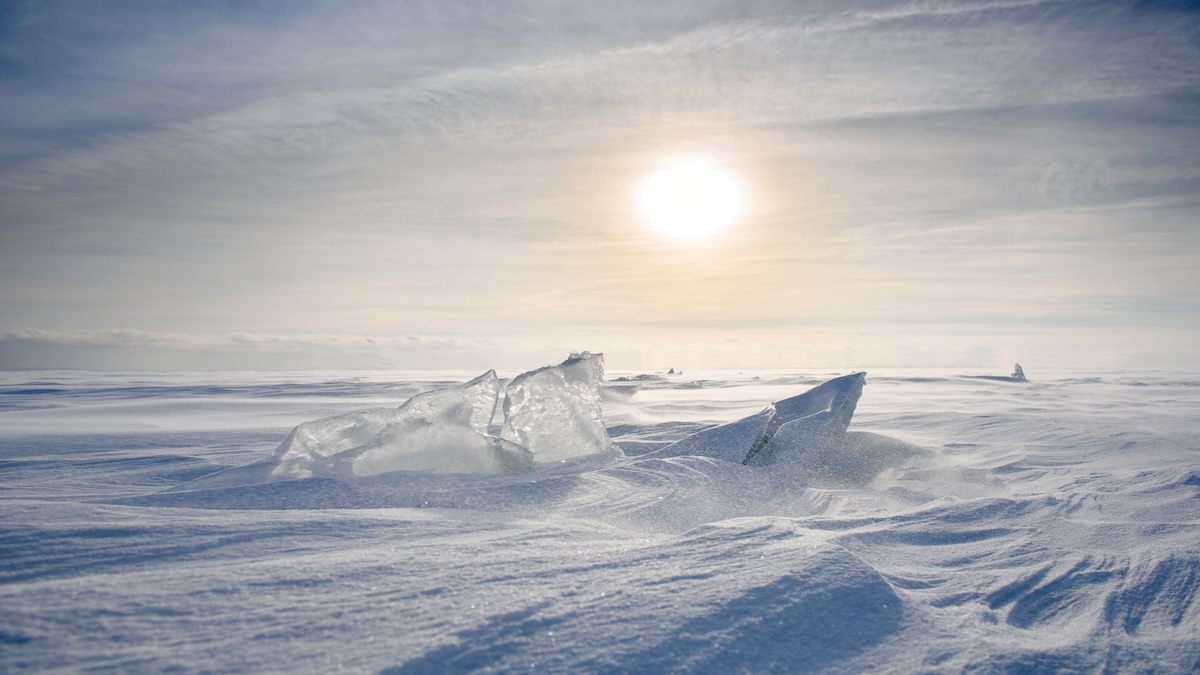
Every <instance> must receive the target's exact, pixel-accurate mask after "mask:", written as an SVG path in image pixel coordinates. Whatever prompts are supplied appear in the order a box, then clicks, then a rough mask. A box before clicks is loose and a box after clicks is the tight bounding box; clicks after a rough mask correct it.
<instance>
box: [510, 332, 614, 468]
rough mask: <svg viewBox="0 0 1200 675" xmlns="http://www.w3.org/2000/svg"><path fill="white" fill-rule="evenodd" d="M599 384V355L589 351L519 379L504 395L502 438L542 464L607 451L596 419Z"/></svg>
mask: <svg viewBox="0 0 1200 675" xmlns="http://www.w3.org/2000/svg"><path fill="white" fill-rule="evenodd" d="M603 380H604V355H603V354H590V353H588V352H582V353H579V354H572V355H571V356H570V358H568V359H567V360H566V361H563V362H562V363H561V364H559V365H557V366H546V367H545V368H538V369H537V370H531V371H529V372H528V373H524V374H522V375H518V376H517V377H515V378H513V380H512V381H511V382H509V383H508V388H507V389H506V392H505V395H504V428H503V430H502V431H501V434H500V435H501V437H502V438H504V439H505V440H508V441H511V442H513V443H516V444H517V445H520V446H522V447H524V448H527V449H528V450H529V451H530V452H532V453H533V456H534V460H535V461H537V462H541V463H544V462H555V461H559V460H563V459H569V458H571V457H580V456H583V455H593V454H597V453H601V452H605V451H607V450H608V449H609V447H610V441H609V438H608V431H607V430H606V429H605V428H604V425H603V424H602V423H601V421H600V383H601V382H602V381H603Z"/></svg>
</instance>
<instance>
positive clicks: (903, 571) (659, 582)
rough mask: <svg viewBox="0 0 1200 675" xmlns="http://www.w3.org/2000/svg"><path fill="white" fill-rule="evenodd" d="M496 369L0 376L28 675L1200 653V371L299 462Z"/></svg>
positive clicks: (625, 425) (800, 392)
mask: <svg viewBox="0 0 1200 675" xmlns="http://www.w3.org/2000/svg"><path fill="white" fill-rule="evenodd" d="M572 365H582V366H587V367H594V366H599V365H600V364H599V363H596V364H594V366H592V365H589V364H588V363H587V359H581V360H580V361H579V362H578V363H576V364H572V363H570V361H569V362H568V364H566V365H565V366H564V368H566V369H568V371H569V368H570V367H571V366H572ZM534 372H538V371H534ZM559 374H560V375H562V381H561V383H560V384H558V385H555V386H557V387H558V388H559V389H562V390H570V386H571V384H572V382H569V381H568V378H567V375H575V374H576V373H574V372H573V371H572V372H567V373H563V372H562V371H560V372H559ZM584 374H586V371H585V373H583V374H580V375H579V376H580V377H582V376H583V375H584ZM471 375H473V374H466V373H446V374H432V375H431V374H428V373H418V374H412V373H394V374H387V375H382V374H361V373H345V374H342V375H338V376H336V377H335V378H332V379H330V376H329V375H327V374H326V375H320V374H247V373H242V374H234V373H230V374H213V375H197V374H171V373H165V374H101V373H76V372H37V373H0V608H3V611H2V612H0V672H81V671H90V672H121V673H159V672H168V671H179V672H201V673H202V672H265V673H272V672H278V673H283V672H301V673H326V672H331V671H335V670H348V671H353V672H374V673H390V674H393V675H394V674H404V673H409V674H411V673H429V672H479V673H508V672H517V671H521V672H524V671H547V672H555V673H578V672H588V673H626V672H644V673H660V672H680V673H729V672H753V673H801V672H825V673H859V672H864V671H868V670H872V671H883V672H904V673H907V672H925V673H961V672H985V673H1018V672H1117V673H1120V672H1139V673H1140V672H1192V671H1195V670H1196V669H1197V668H1198V667H1200V642H1198V641H1197V640H1196V636H1197V635H1198V634H1200V601H1198V600H1197V595H1198V594H1200V571H1198V570H1200V418H1197V416H1196V410H1197V409H1200V379H1198V378H1197V377H1196V376H1195V375H1191V374H1186V373H1163V372H1095V373H1067V372H1062V373H1047V372H1033V371H1031V373H1030V375H1031V377H1032V380H1031V381H1028V382H1019V381H1016V380H1014V379H1013V378H1009V377H992V376H988V375H987V374H975V373H961V372H951V371H890V372H883V373H880V372H872V374H871V377H870V379H869V380H868V379H865V378H863V377H862V376H861V375H858V374H856V375H853V376H850V378H849V379H847V378H845V377H842V378H841V384H839V385H837V386H836V387H833V386H830V387H827V389H836V390H837V392H834V393H833V394H830V395H829V396H828V397H827V399H826V400H825V403H824V404H823V405H821V404H819V401H816V399H819V398H821V397H822V396H825V394H829V393H830V392H828V391H826V392H825V393H823V394H821V395H820V396H818V395H816V394H812V395H809V394H806V392H809V391H821V386H820V385H822V383H824V382H828V381H830V380H832V381H833V382H838V380H839V378H838V377H837V374H835V373H797V372H794V371H791V372H783V371H761V372H756V373H746V374H745V375H741V374H735V373H728V372H721V373H697V372H691V371H689V373H688V376H687V378H682V377H678V376H671V377H667V378H640V379H633V378H637V376H638V375H640V373H628V374H622V375H625V376H626V377H628V378H630V379H626V380H624V381H622V382H615V383H614V384H612V385H608V384H601V396H602V400H604V409H603V416H602V417H600V418H599V419H600V421H601V422H603V424H604V428H605V429H606V432H607V435H606V436H605V438H609V437H610V438H611V442H612V443H613V444H615V445H616V446H619V448H620V449H621V450H622V451H623V454H617V453H613V452H608V451H604V452H592V453H589V454H572V455H571V456H569V457H562V458H560V459H558V460H557V461H555V460H554V459H549V461H543V460H542V459H541V458H538V459H537V461H536V462H534V463H533V464H532V470H529V471H524V472H513V473H439V472H437V471H428V470H401V471H393V470H390V469H391V467H392V466H393V465H390V464H388V465H385V468H388V469H389V470H388V471H386V472H382V473H371V475H355V472H354V471H353V465H354V462H353V458H358V457H362V456H363V454H365V451H364V453H360V454H358V455H354V456H353V458H351V459H350V460H349V462H348V463H347V464H346V465H344V466H343V467H342V468H341V469H339V470H338V471H339V472H340V473H337V474H336V475H333V474H328V475H322V474H321V473H320V472H319V471H320V470H318V471H314V475H313V476H311V477H308V478H300V477H294V478H287V477H282V478H281V477H279V476H272V475H271V474H272V472H273V471H274V470H275V468H276V467H277V466H279V465H280V463H279V462H278V461H277V460H278V457H279V456H277V455H276V454H274V453H273V452H272V448H274V447H275V446H276V445H277V444H278V441H279V439H280V438H282V437H284V436H285V435H287V434H288V430H289V429H292V428H294V427H296V428H297V430H298V429H299V427H297V425H300V426H301V427H303V426H304V424H302V423H304V421H305V420H315V419H318V418H325V419H330V418H332V419H338V418H339V417H340V416H344V415H351V417H350V418H348V419H357V418H353V415H355V414H357V415H360V416H362V418H363V419H364V420H365V421H364V424H363V435H362V436H361V437H359V438H361V439H362V442H361V443H359V444H358V445H347V447H341V446H337V445H336V444H335V445H332V446H329V447H330V448H331V449H330V450H326V451H320V450H317V449H311V451H306V452H308V454H307V455H304V456H307V457H309V458H310V465H311V466H317V465H319V464H320V463H321V462H323V461H326V460H328V459H330V458H333V457H338V456H339V455H340V454H341V453H345V452H352V451H353V450H354V449H355V448H359V447H362V446H370V447H375V446H373V445H372V443H373V441H372V439H377V438H378V437H379V436H378V435H377V434H376V431H378V432H379V433H381V434H382V433H383V431H382V429H384V428H385V427H386V423H385V422H383V421H380V420H376V419H372V420H367V419H366V418H367V417H370V415H367V412H370V411H373V410H380V409H383V410H389V411H391V412H390V413H389V415H391V418H390V419H391V420H392V421H393V422H396V424H400V425H401V426H403V425H404V424H408V422H403V423H402V422H397V421H396V420H398V419H401V418H403V419H420V420H423V422H421V423H420V424H416V423H413V424H416V426H418V427H420V428H422V429H435V430H439V431H440V430H442V429H449V428H453V429H456V430H459V432H461V433H466V432H470V433H471V434H478V435H479V436H481V437H488V434H487V431H488V429H487V427H486V425H487V422H486V421H484V420H485V419H490V415H489V414H488V412H487V410H486V409H487V404H486V399H487V396H482V397H480V398H481V399H483V400H484V401H485V402H484V403H483V404H482V405H475V404H474V403H470V402H469V401H472V400H475V399H473V398H472V397H471V396H470V395H469V394H468V393H467V392H468V391H477V390H476V388H482V389H484V390H490V389H489V388H490V387H491V386H493V385H492V384H489V382H490V380H489V379H488V378H487V376H486V375H485V377H484V378H482V379H483V381H484V386H483V387H480V382H479V380H476V381H475V382H474V383H473V384H471V383H468V385H467V386H465V387H464V386H462V383H464V382H466V381H467V380H468V379H469V378H470V377H471ZM855 378H859V381H860V382H864V383H865V388H864V387H861V386H860V387H857V390H858V393H861V395H862V397H861V399H858V398H857V395H851V394H852V393H853V390H854V389H855V387H854V386H848V385H853V383H854V381H855ZM535 379H537V378H532V377H530V378H525V381H526V382H532V381H533V380H535ZM547 379H549V378H547ZM513 384H521V383H519V382H517V380H516V379H514V380H513V381H512V382H510V386H509V389H510V390H511V389H512V385H513ZM495 386H496V387H497V389H496V391H497V392H499V381H498V380H497V381H496V383H495ZM814 387H817V389H815V390H814V389H813V388H814ZM534 389H535V390H536V391H538V392H544V391H547V390H549V388H548V387H545V388H544V387H542V386H541V385H538V387H535V388H534ZM614 389H616V390H617V393H615V394H614V393H612V392H611V391H610V390H614ZM523 391H524V390H523ZM424 392H435V395H432V396H429V397H421V396H417V397H416V398H413V397H414V396H416V395H418V394H422V393H424ZM606 392H608V393H606ZM838 392H840V394H839V393H838ZM485 393H486V392H485ZM498 395H499V394H498V393H497V394H496V395H494V396H493V397H492V399H491V400H492V401H495V400H496V397H497V396H498ZM805 396H808V398H807V399H805V398H804V397H805ZM443 397H448V398H449V399H450V402H449V403H446V402H444V401H443ZM550 398H552V397H550ZM406 399H411V402H410V403H409V404H408V405H407V406H405V407H408V408H411V410H410V411H409V412H408V413H404V415H400V414H399V412H400V411H401V410H403V409H404V408H399V409H397V408H396V407H395V406H396V405H397V403H398V402H400V401H404V400H406ZM851 399H857V401H852V400H851ZM526 400H529V399H526ZM547 400H549V399H547ZM597 400H601V399H600V398H598V399H597ZM805 400H807V401H810V402H814V407H813V408H811V409H810V408H807V407H802V406H797V407H795V408H794V409H791V410H790V411H788V408H789V405H790V404H788V403H787V402H788V401H793V402H800V401H805ZM839 400H840V401H841V403H838V401H839ZM510 401H511V402H512V403H510V405H509V412H510V414H511V412H512V411H513V410H514V409H515V408H514V406H515V405H516V403H517V402H518V401H517V398H516V396H515V395H514V396H513V397H512V398H511V399H510ZM770 401H777V402H778V403H776V404H775V405H774V406H771V407H768V408H767V410H765V411H764V410H763V406H764V405H766V404H767V403H768V402H770ZM459 403H461V405H459ZM855 403H856V404H857V405H856V409H855V410H854V411H853V414H854V417H853V421H852V422H851V423H850V426H849V428H848V429H846V428H845V427H844V426H842V425H841V421H842V417H839V412H840V411H843V410H846V409H847V408H846V406H848V405H851V406H852V405H854V404H855ZM425 404H428V406H426V407H423V408H421V406H425ZM419 408H420V411H419V412H418V409H419ZM534 409H536V407H535V408H534ZM571 409H572V410H577V409H576V408H571ZM531 410H532V409H531ZM355 411H359V412H357V413H356V412H355ZM453 411H457V412H453ZM577 411H578V410H577ZM476 412H478V413H479V414H478V415H476ZM405 415H412V417H411V418H408V417H404V416H405ZM581 415H582V419H588V416H587V414H582V413H581ZM813 415H816V416H817V417H815V418H814V417H813ZM847 415H848V413H847ZM535 417H536V415H535ZM572 419H574V418H572ZM805 419H809V420H810V421H809V422H808V423H805V424H802V425H798V426H800V427H807V428H809V429H810V430H809V432H806V433H805V434H800V436H803V437H804V438H812V437H814V435H816V436H819V437H820V438H821V439H822V441H821V443H820V444H818V445H817V446H812V445H809V444H805V445H802V446H794V445H791V444H787V445H786V447H785V443H784V441H785V440H787V437H784V436H783V435H782V434H783V432H784V430H785V429H786V428H787V427H788V425H789V424H793V423H795V422H796V421H797V420H805ZM845 419H846V420H847V421H849V418H848V416H847V417H846V418H845ZM821 420H823V421H824V422H823V424H824V426H823V427H822V426H821V423H819V422H818V421H821ZM775 422H777V424H776V425H775V426H774V427H772V426H771V425H772V423H775ZM480 424H483V425H484V427H483V429H482V430H480ZM352 426H353V425H352V424H351V425H349V426H348V427H347V428H349V427H352ZM493 428H495V427H493ZM516 428H517V426H516V425H514V429H516ZM564 428H576V427H569V426H567V427H564ZM372 429H374V430H375V431H371V430H372ZM818 429H819V431H818ZM718 430H720V431H718ZM431 433H432V432H431ZM501 433H502V434H503V430H501ZM384 435H386V434H384ZM336 436H337V438H342V437H343V433H342V432H338V434H336ZM718 436H723V437H724V438H727V439H728V440H729V447H730V448H735V449H730V450H728V451H727V452H720V451H715V450H713V449H714V448H718V447H720V445H721V444H720V443H717V442H716V441H714V440H713V439H714V438H716V437H718ZM584 437H585V438H586V436H584ZM689 437H690V438H691V439H692V440H691V441H689V442H690V443H691V445H690V446H689V445H688V444H687V443H682V442H681V441H683V440H684V439H686V438H689ZM763 437H766V438H767V439H768V440H767V443H766V444H765V445H763V446H762V449H760V451H759V453H756V454H757V455H762V454H763V453H764V452H767V449H768V448H769V447H770V444H771V443H772V442H775V443H776V446H777V447H776V448H775V450H774V454H773V456H770V455H768V456H764V457H763V458H761V459H764V460H765V459H766V458H767V457H772V458H771V461H770V462H764V463H761V464H759V463H756V462H754V461H751V462H750V463H749V464H743V463H742V462H743V461H744V459H745V457H744V455H745V454H746V453H747V452H748V450H745V448H746V447H748V446H752V445H753V444H755V443H757V442H758V440H759V439H761V438H763ZM493 438H494V437H493ZM527 438H528V437H527ZM593 438H595V437H593ZM698 439H708V440H707V441H705V442H704V443H701V442H699V440H698ZM317 440H318V441H319V440H320V439H317ZM356 442H357V441H356ZM508 442H512V441H511V440H510V441H508ZM440 443H441V442H440V441H438V442H434V443H433V445H434V446H437V445H439V444H440ZM530 443H531V445H536V443H533V442H532V441H531V442H530ZM299 447H300V446H299V445H296V443H295V439H294V438H293V442H292V444H291V445H289V446H288V447H287V448H286V449H283V450H282V453H283V454H285V455H286V454H287V452H290V451H291V450H292V449H293V448H299ZM316 447H317V448H319V447H322V446H321V443H319V442H318V443H317V446H316ZM576 447H577V448H578V447H582V448H595V447H600V443H599V441H597V442H596V443H595V444H593V445H588V444H587V443H581V444H580V445H577V446H576ZM606 447H607V446H606ZM689 447H690V448H691V450H688V448H689ZM814 447H815V448H816V451H814V450H813V448H814ZM705 448H708V449H709V450H704V449H705ZM297 452H298V453H299V452H300V451H299V450H297ZM322 452H324V453H325V454H322ZM739 453H741V454H742V456H741V457H739V456H738V455H739ZM433 454H437V453H436V452H434V453H433ZM533 454H534V455H535V456H536V452H535V453H533ZM403 455H405V453H403V452H402V453H400V456H403ZM280 456H281V455H280ZM301 464H302V463H301Z"/></svg>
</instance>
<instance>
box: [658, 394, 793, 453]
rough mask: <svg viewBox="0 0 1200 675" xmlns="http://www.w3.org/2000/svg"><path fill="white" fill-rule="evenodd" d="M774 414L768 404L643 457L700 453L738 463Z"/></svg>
mask: <svg viewBox="0 0 1200 675" xmlns="http://www.w3.org/2000/svg"><path fill="white" fill-rule="evenodd" d="M773 417H775V407H774V406H767V408H766V409H765V410H763V411H762V412H760V413H757V414H754V415H751V416H749V417H743V418H742V419H740V420H738V421H736V422H730V423H729V424H722V425H721V426H719V427H713V428H711V429H705V430H704V431H700V432H697V433H694V434H692V435H691V436H688V437H687V438H684V439H682V440H679V441H676V442H674V443H672V444H670V445H668V446H666V447H664V448H659V449H658V450H655V451H653V452H649V453H646V454H644V455H642V458H643V459H645V458H649V457H681V456H684V455H699V456H701V457H716V458H717V459H723V460H725V461H727V462H733V463H735V464H741V463H743V462H744V461H745V459H746V453H747V452H749V450H750V449H751V448H754V447H756V446H757V444H758V443H759V441H760V440H762V439H765V438H766V437H767V436H766V434H767V425H768V423H769V422H770V421H771V419H772V418H773Z"/></svg>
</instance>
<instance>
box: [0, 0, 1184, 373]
mask: <svg viewBox="0 0 1200 675" xmlns="http://www.w3.org/2000/svg"><path fill="white" fill-rule="evenodd" d="M1198 117H1200V11H1197V10H1196V9H1195V8H1194V6H1193V5H1191V4H1190V3H1157V2H1144V3H1137V2H1124V3H1097V2H1069V1H1065V2H912V3H908V2H898V3H858V4H847V3H841V2H837V3H835V2H828V3H819V2H814V3H803V2H767V1H764V2H744V1H742V2H686V3H682V2H681V3H670V2H653V3H651V2H624V3H621V2H606V3H592V2H563V1H551V0H546V1H543V2H536V1H523V2H486V3H485V2H354V3H346V2H327V3H326V2H309V3H304V2H178V3H172V2H77V3H70V2H66V3H41V2H14V3H6V4H5V6H4V9H2V10H0V368H9V369H11V368H31V367H91V368H153V369H163V368H168V369H170V368H184V369H191V368H201V369H212V368H220V369H225V368H233V369H238V368H392V367H397V368H412V367H461V368H481V367H490V366H498V367H502V368H503V367H511V368H523V367H532V366H536V365H541V364H542V363H543V362H549V361H550V360H553V359H555V358H557V357H560V356H561V352H563V351H564V350H568V349H589V350H592V351H605V352H606V353H607V354H608V355H609V363H610V366H612V367H617V368H630V369H643V368H644V369H651V368H666V367H680V368H704V367H732V368H755V367H827V366H829V367H846V368H854V367H860V368H862V367H870V366H880V365H888V366H963V367H977V368H993V367H995V368H1001V367H1008V366H1010V365H1011V363H1012V362H1013V361H1021V362H1022V363H1023V364H1025V365H1027V370H1028V369H1029V368H1028V366H1030V364H1032V365H1033V367H1035V368H1036V367H1046V368H1048V367H1058V366H1066V367H1085V366H1104V367H1184V368H1194V367H1200V348H1198V347H1197V344H1200V297H1198V294H1197V291H1196V289H1200V196H1198V195H1200V189H1198V188H1200V119H1198ZM679 156H702V157H706V158H708V159H709V160H711V161H712V162H715V163H717V164H719V165H721V166H723V167H725V168H726V170H728V171H729V172H730V173H731V175H733V177H734V178H735V180H736V181H737V182H738V184H739V185H740V186H741V188H742V190H743V193H744V197H745V202H746V208H745V210H744V212H743V214H742V216H741V217H739V219H738V220H737V221H736V222H734V223H733V224H732V225H731V226H730V227H728V228H726V229H725V230H723V231H722V232H720V233H718V234H717V235H714V236H713V237H712V238H711V239H709V240H706V241H703V242H700V243H686V242H678V241H671V240H667V239H664V238H662V237H661V236H660V235H658V234H656V233H655V232H654V231H652V230H651V229H650V228H648V227H647V226H646V224H645V223H644V222H643V221H642V218H641V216H640V214H639V213H638V210H637V208H636V200H635V194H636V191H637V188H638V185H639V182H640V181H641V180H642V179H643V177H644V176H646V175H647V174H648V173H650V172H652V171H654V170H656V169H657V168H659V167H660V166H662V165H663V164H664V163H666V162H669V161H670V160H671V159H672V158H674V157H679Z"/></svg>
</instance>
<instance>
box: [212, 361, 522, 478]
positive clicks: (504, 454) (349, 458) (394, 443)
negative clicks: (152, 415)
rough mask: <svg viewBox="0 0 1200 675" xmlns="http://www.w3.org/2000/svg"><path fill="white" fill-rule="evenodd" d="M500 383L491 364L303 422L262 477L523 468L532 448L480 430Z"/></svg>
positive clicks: (343, 475)
mask: <svg viewBox="0 0 1200 675" xmlns="http://www.w3.org/2000/svg"><path fill="white" fill-rule="evenodd" d="M499 391H500V383H499V379H498V378H497V377H496V372H495V371H493V370H489V371H488V372H486V373H484V374H483V375H481V376H479V377H477V378H475V379H474V380H471V381H470V382H467V383H466V384H463V385H459V386H452V387H446V388H443V389H438V390H434V391H430V392H426V393H423V394H419V395H417V396H414V397H412V398H411V399H409V400H408V401H407V402H406V403H404V405H402V406H400V407H399V408H395V409H393V408H371V409H368V410H359V411H355V412H352V413H347V414H344V415H338V416H336V417H328V418H325V419H319V420H314V421H311V422H305V423H303V424H300V425H299V426H297V427H296V428H295V429H293V430H292V433H290V434H289V435H288V437H287V438H286V439H285V440H284V441H283V443H282V444H281V445H280V446H279V448H278V449H277V450H276V451H275V466H274V467H273V468H272V470H271V471H270V474H269V477H270V478H272V479H276V480H278V479H297V478H312V477H313V476H327V477H334V478H344V477H347V476H350V475H353V476H370V475H374V474H379V473H388V472H393V471H433V472H439V473H503V472H507V471H522V470H528V469H529V468H530V467H531V465H532V455H531V454H530V453H529V452H528V451H527V450H525V449H524V448H521V447H518V446H515V445H513V444H512V443H508V442H506V441H503V440H501V439H498V438H492V437H490V436H488V435H487V427H488V423H489V422H490V421H491V419H492V414H493V412H494V411H495V408H496V400H497V395H498V393H499ZM224 479H226V477H222V480H224Z"/></svg>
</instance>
